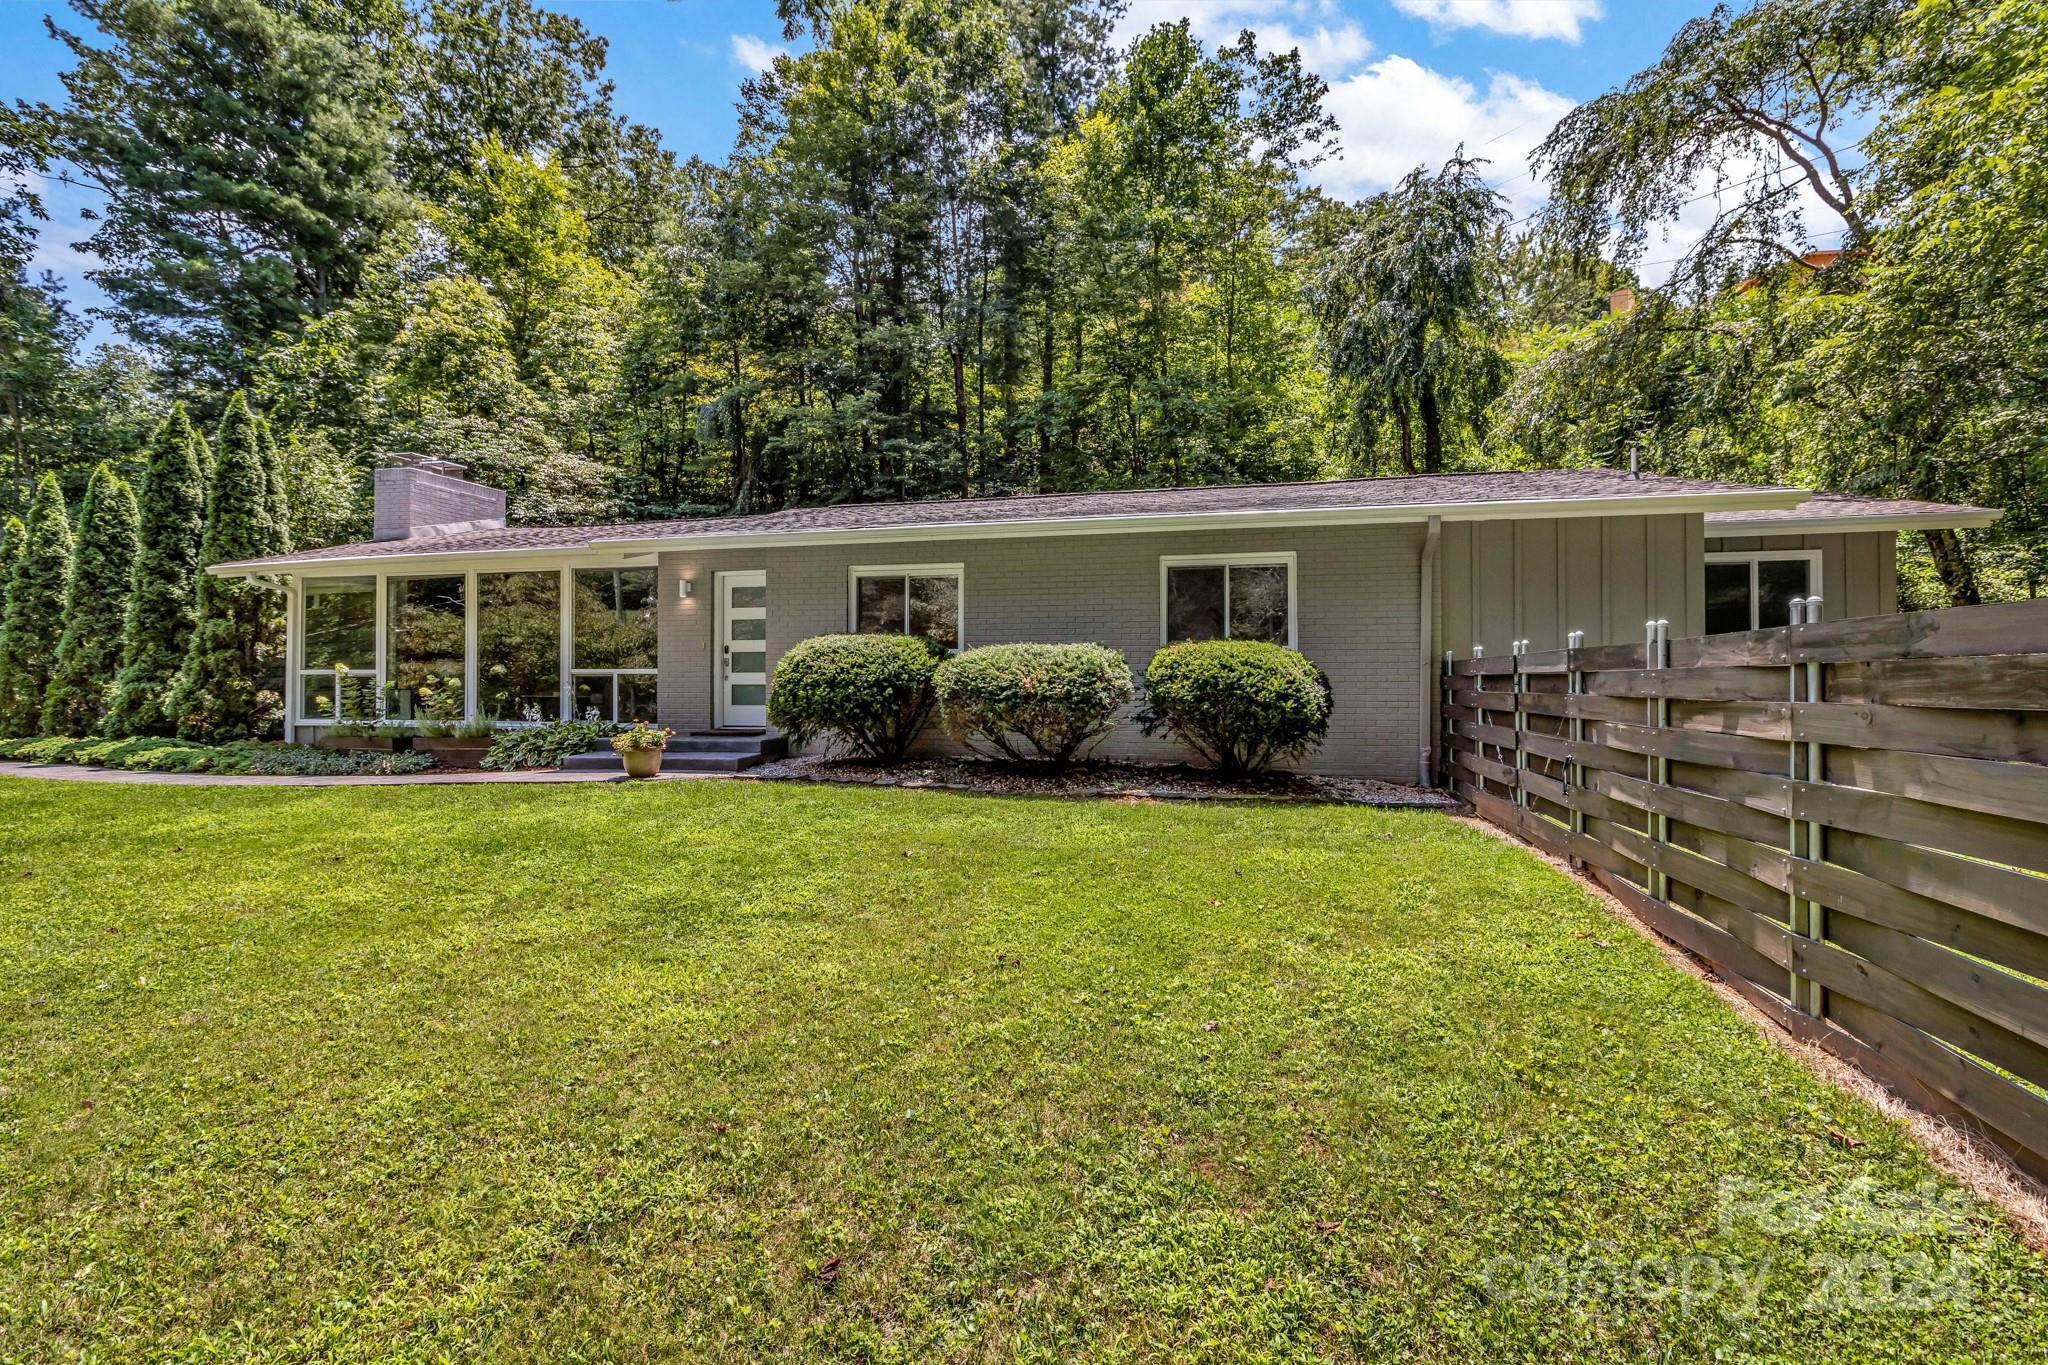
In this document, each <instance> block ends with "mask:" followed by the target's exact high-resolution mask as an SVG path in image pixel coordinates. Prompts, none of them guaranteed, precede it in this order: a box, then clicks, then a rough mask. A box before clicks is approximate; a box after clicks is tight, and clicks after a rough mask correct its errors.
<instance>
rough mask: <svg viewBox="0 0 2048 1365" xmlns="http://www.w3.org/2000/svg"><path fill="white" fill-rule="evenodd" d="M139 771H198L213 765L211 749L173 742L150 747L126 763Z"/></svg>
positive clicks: (198, 745)
mask: <svg viewBox="0 0 2048 1365" xmlns="http://www.w3.org/2000/svg"><path fill="white" fill-rule="evenodd" d="M128 766H129V767H131V768H133V769H136V770H138V771H141V772H152V773H198V772H205V771H206V770H207V769H209V768H211V767H212V766H213V749H212V748H211V747H210V746H208V745H203V744H173V745H171V746H170V747H169V748H164V749H151V750H150V751H149V752H148V753H146V754H142V755H140V756H139V757H137V758H136V760H135V761H134V762H132V763H130V764H129V765H128Z"/></svg>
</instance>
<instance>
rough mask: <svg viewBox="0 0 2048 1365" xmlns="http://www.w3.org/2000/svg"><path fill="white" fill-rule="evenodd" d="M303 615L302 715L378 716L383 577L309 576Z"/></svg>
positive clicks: (331, 717)
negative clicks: (379, 591)
mask: <svg viewBox="0 0 2048 1365" xmlns="http://www.w3.org/2000/svg"><path fill="white" fill-rule="evenodd" d="M303 602H304V605H303V607H302V615H301V617H300V622H301V630H302V632H303V633H302V635H301V638H300V644H299V661H300V668H299V690H298V698H299V701H298V706H299V718H300V719H301V720H312V721H334V720H348V721H366V720H370V719H373V718H374V717H375V715H376V698H375V689H376V686H377V580H376V579H375V578H372V577H370V576H368V575H365V576H363V577H360V578H309V579H307V580H306V583H305V588H304V594H303Z"/></svg>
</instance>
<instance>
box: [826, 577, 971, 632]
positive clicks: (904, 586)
mask: <svg viewBox="0 0 2048 1365" xmlns="http://www.w3.org/2000/svg"><path fill="white" fill-rule="evenodd" d="M962 577H963V575H962V573H961V568H960V566H959V565H958V564H912V565H905V566H901V567H897V566H891V565H883V566H879V567H865V568H855V569H854V570H853V571H852V582H853V598H852V616H853V621H852V625H853V629H854V631H855V633H857V634H860V635H921V636H923V637H924V638H925V639H927V640H930V641H932V642H933V643H934V644H937V645H939V646H941V647H943V648H945V649H959V648H960V647H961V645H962V643H963V638H964V637H963V634H962V631H963V625H962V621H961V613H960V598H961V580H962Z"/></svg>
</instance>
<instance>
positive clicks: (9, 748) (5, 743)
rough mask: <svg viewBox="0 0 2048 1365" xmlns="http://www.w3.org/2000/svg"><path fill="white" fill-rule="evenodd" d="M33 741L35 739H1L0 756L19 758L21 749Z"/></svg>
mask: <svg viewBox="0 0 2048 1365" xmlns="http://www.w3.org/2000/svg"><path fill="white" fill-rule="evenodd" d="M33 743H35V740H34V739H0V758H19V757H21V751H22V750H23V749H26V748H27V747H28V746H29V745H31V744H33Z"/></svg>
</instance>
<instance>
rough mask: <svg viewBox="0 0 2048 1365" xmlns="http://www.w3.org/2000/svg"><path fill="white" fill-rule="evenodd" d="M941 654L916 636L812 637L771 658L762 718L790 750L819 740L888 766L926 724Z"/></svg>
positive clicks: (933, 701) (934, 699) (934, 701)
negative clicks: (781, 732)
mask: <svg viewBox="0 0 2048 1365" xmlns="http://www.w3.org/2000/svg"><path fill="white" fill-rule="evenodd" d="M944 657H945V652H944V651H943V650H941V649H940V648H939V647H938V646H937V645H935V644H933V643H932V642H931V641H930V640H927V639H924V638H923V637H921V636H913V635H816V636H813V637H812V638H810V639H808V640H804V641H801V642H800V643H798V644H797V645H795V646H793V647H792V648H791V649H790V651H789V652H788V653H787V654H784V655H783V656H782V658H781V659H780V660H779V661H777V663H776V665H775V681H774V684H773V685H772V686H771V687H770V689H769V692H768V719H769V721H770V722H771V723H772V724H775V725H777V726H780V727H781V728H782V729H783V730H784V731H785V732H786V733H787V734H788V735H789V741H790V743H791V744H793V745H799V746H801V745H804V744H807V743H809V742H810V741H811V740H813V739H816V738H819V737H824V738H826V739H828V740H830V741H834V742H837V743H838V744H839V745H841V746H842V747H844V748H846V749H848V750H851V751H852V752H853V753H855V754H858V755H860V756H861V757H862V758H873V759H881V760H883V761H894V760H896V759H899V758H901V757H903V752H904V750H906V749H908V748H909V747H910V743H911V741H912V740H914V739H916V738H917V736H918V732H919V731H921V730H923V729H924V727H925V722H926V721H929V720H930V719H931V715H932V708H933V707H934V706H936V705H937V704H938V695H937V693H936V692H935V691H934V690H933V688H932V674H933V673H934V672H935V671H936V670H937V669H938V666H939V661H940V660H941V659H942V658H944Z"/></svg>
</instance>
